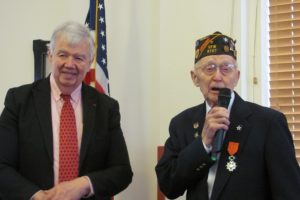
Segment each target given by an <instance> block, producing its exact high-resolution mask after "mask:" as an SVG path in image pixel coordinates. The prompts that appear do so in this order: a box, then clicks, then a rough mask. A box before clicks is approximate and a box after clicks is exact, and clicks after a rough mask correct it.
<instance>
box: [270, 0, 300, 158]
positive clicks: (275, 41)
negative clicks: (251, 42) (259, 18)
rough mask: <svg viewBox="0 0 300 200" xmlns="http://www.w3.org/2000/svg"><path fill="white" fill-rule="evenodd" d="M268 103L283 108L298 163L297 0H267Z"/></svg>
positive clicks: (299, 63) (299, 43) (299, 16)
mask: <svg viewBox="0 0 300 200" xmlns="http://www.w3.org/2000/svg"><path fill="white" fill-rule="evenodd" d="M269 20H270V21H269V36H270V37H269V38H270V39H269V45H270V46H269V47H270V49H269V52H270V55H269V56H270V57H269V58H270V59H269V60H270V65H269V67H270V105H271V107H272V108H274V109H277V110H280V111H281V112H283V113H284V114H285V115H286V117H287V120H288V125H289V128H290V130H291V132H292V136H293V140H294V145H295V151H296V156H297V160H298V163H299V164H300V0H269Z"/></svg>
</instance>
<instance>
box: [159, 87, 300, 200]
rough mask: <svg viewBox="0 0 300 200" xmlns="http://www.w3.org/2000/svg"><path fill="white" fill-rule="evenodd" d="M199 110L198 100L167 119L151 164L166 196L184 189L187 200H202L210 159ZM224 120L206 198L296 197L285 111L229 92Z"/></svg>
mask: <svg viewBox="0 0 300 200" xmlns="http://www.w3.org/2000/svg"><path fill="white" fill-rule="evenodd" d="M205 115H206V107H205V104H204V103H203V104H201V105H199V106H195V107H192V108H189V109H187V110H185V111H183V112H182V113H180V114H178V115H177V116H175V117H174V118H173V119H172V120H171V123H170V127H169V132H170V137H169V138H168V139H167V141H166V143H165V150H164V154H163V156H162V158H161V159H160V160H159V162H158V164H157V166H156V173H157V178H158V182H159V186H160V188H161V190H162V192H163V193H164V194H165V195H166V196H167V197H168V198H170V199H173V198H177V197H179V196H181V195H183V194H184V192H186V199H187V200H208V189H207V176H208V171H209V168H210V167H211V166H212V164H213V162H212V161H211V159H210V156H209V155H208V154H207V153H206V151H205V149H204V147H203V143H202V140H201V130H202V127H203V124H204V120H205ZM230 122H231V123H230V127H229V130H228V131H227V133H226V136H225V139H224V144H223V149H222V153H221V157H220V160H219V165H218V170H217V174H216V179H215V183H214V187H213V192H212V196H211V200H299V199H300V169H299V165H298V164H297V161H296V158H295V150H294V146H293V141H292V137H291V133H290V131H289V129H288V125H287V121H286V118H285V116H284V115H283V114H282V113H280V112H278V111H275V110H272V109H270V108H265V107H262V106H259V105H257V104H253V103H250V102H246V101H243V100H242V99H241V98H240V97H239V96H238V95H237V94H236V93H235V100H234V103H233V106H232V109H231V113H230ZM198 125H199V126H198ZM230 141H231V142H236V143H239V148H238V152H237V153H236V155H235V157H236V158H235V161H236V164H237V167H236V169H235V170H234V171H232V172H230V171H229V170H227V168H226V164H227V162H228V157H229V154H228V152H227V147H228V143H229V142H230Z"/></svg>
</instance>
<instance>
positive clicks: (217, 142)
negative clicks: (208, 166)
mask: <svg viewBox="0 0 300 200" xmlns="http://www.w3.org/2000/svg"><path fill="white" fill-rule="evenodd" d="M224 134H225V131H224V130H223V129H220V130H218V131H217V132H216V134H215V138H214V143H213V147H212V151H211V159H212V160H213V161H216V160H217V159H218V153H219V152H220V151H221V147H222V143H223V138H224Z"/></svg>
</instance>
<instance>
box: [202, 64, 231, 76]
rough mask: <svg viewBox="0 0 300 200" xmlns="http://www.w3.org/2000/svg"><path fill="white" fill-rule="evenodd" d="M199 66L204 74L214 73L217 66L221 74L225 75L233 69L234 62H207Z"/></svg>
mask: <svg viewBox="0 0 300 200" xmlns="http://www.w3.org/2000/svg"><path fill="white" fill-rule="evenodd" d="M200 68H201V70H202V72H203V73H204V74H206V75H213V74H214V73H216V71H217V68H219V70H220V72H221V74H223V75H225V76H226V75H228V74H230V73H231V72H232V71H233V69H234V68H235V64H232V63H221V64H219V65H217V64H215V63H208V64H206V65H204V66H200Z"/></svg>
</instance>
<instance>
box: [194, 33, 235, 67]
mask: <svg viewBox="0 0 300 200" xmlns="http://www.w3.org/2000/svg"><path fill="white" fill-rule="evenodd" d="M235 42H236V41H235V40H233V39H232V38H231V37H229V36H226V35H223V34H222V33H221V32H218V31H217V32H214V33H213V34H211V35H208V36H206V37H203V38H200V39H199V40H197V41H196V46H195V63H197V62H198V61H199V60H200V59H201V58H203V57H205V56H210V55H229V56H232V57H233V58H234V59H236V54H237V53H236V49H235Z"/></svg>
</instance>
